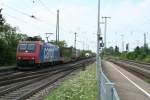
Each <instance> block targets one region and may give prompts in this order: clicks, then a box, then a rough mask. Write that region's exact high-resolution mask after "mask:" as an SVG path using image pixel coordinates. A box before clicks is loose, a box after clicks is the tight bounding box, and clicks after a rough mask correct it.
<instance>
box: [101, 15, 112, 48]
mask: <svg viewBox="0 0 150 100" xmlns="http://www.w3.org/2000/svg"><path fill="white" fill-rule="evenodd" d="M102 18H104V19H105V29H104V44H105V45H104V48H105V49H106V48H107V40H106V39H107V34H106V31H107V19H108V18H111V17H102Z"/></svg>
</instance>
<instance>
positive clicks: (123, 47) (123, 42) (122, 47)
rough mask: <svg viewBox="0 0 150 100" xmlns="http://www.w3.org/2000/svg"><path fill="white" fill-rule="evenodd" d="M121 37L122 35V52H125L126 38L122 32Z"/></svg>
mask: <svg viewBox="0 0 150 100" xmlns="http://www.w3.org/2000/svg"><path fill="white" fill-rule="evenodd" d="M121 37H122V52H123V51H124V40H123V39H124V35H123V34H122V35H121Z"/></svg>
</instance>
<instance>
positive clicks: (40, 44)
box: [16, 40, 80, 69]
mask: <svg viewBox="0 0 150 100" xmlns="http://www.w3.org/2000/svg"><path fill="white" fill-rule="evenodd" d="M79 52H80V51H79V50H75V49H74V48H65V47H59V46H57V45H53V44H51V43H46V42H44V41H42V40H38V41H21V42H19V44H18V47H17V53H16V62H17V67H18V68H20V69H21V68H22V69H26V68H27V69H28V68H34V67H38V66H39V67H40V66H42V65H54V64H59V63H65V62H66V61H70V60H75V59H78V58H79V57H80V53H79Z"/></svg>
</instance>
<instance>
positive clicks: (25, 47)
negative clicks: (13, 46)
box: [18, 43, 35, 52]
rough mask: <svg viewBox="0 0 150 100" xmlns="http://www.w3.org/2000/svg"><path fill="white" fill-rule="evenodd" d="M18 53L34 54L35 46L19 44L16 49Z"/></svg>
mask: <svg viewBox="0 0 150 100" xmlns="http://www.w3.org/2000/svg"><path fill="white" fill-rule="evenodd" d="M18 50H19V51H21V52H25V51H27V52H34V50H35V44H33V43H26V44H25V43H21V44H19V48H18Z"/></svg>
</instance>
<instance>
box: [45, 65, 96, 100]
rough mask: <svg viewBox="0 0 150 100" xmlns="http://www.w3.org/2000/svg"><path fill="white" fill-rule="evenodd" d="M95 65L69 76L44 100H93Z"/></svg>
mask: <svg viewBox="0 0 150 100" xmlns="http://www.w3.org/2000/svg"><path fill="white" fill-rule="evenodd" d="M95 73H96V70H95V64H92V65H90V66H88V67H87V68H86V70H85V71H80V72H78V73H77V74H76V75H74V76H71V77H70V78H69V79H68V80H66V81H65V82H63V83H62V85H61V86H59V87H58V88H57V89H56V90H54V91H53V92H51V93H50V94H49V95H48V96H47V97H45V98H44V100H95V99H96V95H97V93H96V89H97V87H96V86H97V85H96V84H97V83H96V75H95Z"/></svg>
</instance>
